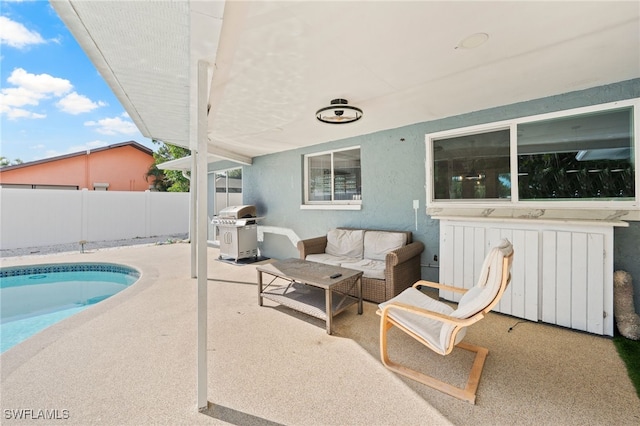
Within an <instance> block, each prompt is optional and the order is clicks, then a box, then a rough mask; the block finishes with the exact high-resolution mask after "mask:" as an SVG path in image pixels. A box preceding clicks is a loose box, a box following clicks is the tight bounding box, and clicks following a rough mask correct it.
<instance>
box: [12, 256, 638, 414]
mask: <svg viewBox="0 0 640 426" xmlns="http://www.w3.org/2000/svg"><path fill="white" fill-rule="evenodd" d="M208 251H209V256H208V259H209V265H208V266H209V273H208V282H209V288H208V304H209V317H208V327H209V329H208V400H209V403H210V408H209V409H208V410H207V411H206V412H205V413H200V412H198V411H197V409H196V280H195V279H192V278H190V260H189V256H190V247H189V245H188V244H184V243H176V244H167V245H146V246H133V247H122V248H113V249H106V250H93V251H89V252H87V253H84V254H80V253H77V252H76V253H63V254H55V255H46V256H24V257H13V258H4V259H1V260H0V265H1V266H13V265H27V264H43V263H58V262H114V263H121V264H126V265H130V266H133V267H135V268H137V269H139V270H140V271H141V272H142V276H141V278H140V280H139V281H138V282H137V283H136V284H134V285H133V286H131V287H130V288H128V289H126V290H124V291H122V292H120V293H118V294H116V295H114V296H112V297H111V298H109V299H107V300H105V301H103V302H101V303H99V304H97V305H95V306H93V307H91V308H90V309H87V310H85V311H83V312H81V313H79V314H77V315H75V316H73V317H70V318H68V319H66V320H64V321H62V322H60V323H58V324H56V325H54V326H52V327H50V328H48V329H46V330H45V331H43V332H41V333H39V334H37V335H35V336H33V337H32V338H30V339H29V340H27V341H25V342H23V343H21V344H19V345H17V346H15V347H14V348H12V349H9V350H8V351H7V352H5V353H4V354H2V355H1V356H0V363H1V394H2V400H1V402H0V405H1V408H2V413H1V415H2V424H3V425H4V424H14V423H16V424H23V423H25V421H24V420H23V421H19V420H16V419H15V418H14V415H13V413H15V412H16V411H14V410H21V409H23V410H29V409H30V410H32V411H33V412H34V413H35V412H37V411H38V410H57V413H58V414H62V413H67V414H68V418H67V419H64V420H51V421H49V422H47V421H41V420H39V421H37V422H36V424H51V423H55V424H69V425H71V424H73V425H93V424H108V425H112V424H113V425H143V424H171V425H182V424H184V425H196V424H236V425H274V424H285V425H417V424H428V425H437V424H456V425H465V424H469V425H471V424H473V425H482V424H487V425H489V424H492V425H496V424H505V425H506V424H523V425H524V424H531V425H533V424H536V425H538V424H563V425H564V424H581V425H582V424H617V425H624V424H638V423H640V401H639V400H638V397H637V396H636V394H635V391H634V389H633V386H632V385H631V382H630V380H629V379H628V377H627V375H626V370H625V368H624V365H623V363H622V361H621V360H620V359H619V357H618V356H617V354H616V352H615V348H614V346H613V343H612V342H611V339H609V338H605V337H599V336H593V335H589V334H585V333H580V332H574V331H570V330H566V329H562V328H559V327H554V326H548V325H544V324H535V323H531V322H522V323H518V319H516V318H512V317H508V316H504V315H500V314H490V315H489V316H488V317H487V318H486V319H485V320H483V321H481V322H480V323H479V324H477V325H476V326H474V327H472V328H470V329H469V332H468V334H467V339H468V340H469V341H471V342H474V343H478V344H481V345H484V346H486V347H488V348H489V351H490V353H489V358H488V360H487V363H486V365H485V370H484V373H483V376H482V379H481V382H480V387H479V391H478V398H477V402H476V404H477V405H475V406H473V405H470V404H468V403H464V402H461V401H458V400H455V399H453V398H451V397H449V396H446V395H443V394H441V393H439V392H437V391H434V390H432V389H429V388H426V387H424V386H422V385H420V384H418V383H415V382H412V381H410V380H405V379H401V378H399V377H398V376H397V375H395V374H394V373H392V372H390V371H388V370H387V369H386V368H384V366H383V365H382V364H381V362H380V360H379V357H378V317H377V315H376V314H375V310H376V305H375V304H372V303H365V307H364V314H363V315H362V316H360V315H357V313H356V308H355V307H353V308H351V309H349V310H348V311H346V312H344V313H342V314H340V315H339V316H338V317H336V319H335V321H334V327H335V332H334V334H333V335H331V336H330V335H327V334H326V332H325V327H324V323H323V322H322V321H320V320H316V319H314V318H311V317H308V316H306V315H304V314H300V313H296V312H293V311H291V310H289V309H288V308H284V307H280V306H278V305H276V304H275V303H271V302H269V301H265V306H263V307H259V306H258V303H257V287H256V272H255V264H253V265H244V266H240V265H231V264H228V263H224V262H219V261H217V260H216V259H217V257H218V251H217V249H215V248H209V249H208ZM267 262H268V261H267ZM515 324H517V326H515V327H514V328H513V329H512V330H511V331H508V329H509V327H512V326H514V325H515ZM390 339H391V340H390V349H391V350H392V356H397V357H398V358H399V359H406V360H408V361H409V362H414V363H416V364H419V366H420V367H421V368H428V367H429V366H430V365H431V366H434V365H435V366H436V370H437V373H439V374H442V375H443V378H446V379H449V380H453V381H454V382H455V381H459V380H464V378H463V377H462V376H461V374H459V372H460V371H461V370H463V369H466V368H468V366H469V365H470V360H469V359H467V358H466V354H464V353H462V354H457V353H455V352H454V354H452V355H450V356H448V357H441V356H438V355H434V354H430V353H429V351H428V350H426V349H424V348H423V347H421V346H420V345H417V344H416V343H415V342H413V341H411V340H410V339H406V338H405V337H404V336H402V335H400V334H393V335H392V336H391V337H390ZM460 367H461V368H460ZM64 410H66V411H64ZM29 423H30V422H29Z"/></svg>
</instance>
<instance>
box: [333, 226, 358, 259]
mask: <svg viewBox="0 0 640 426" xmlns="http://www.w3.org/2000/svg"><path fill="white" fill-rule="evenodd" d="M363 245H364V231H363V230H361V229H331V230H330V231H329V232H327V247H326V248H325V250H324V251H325V253H327V254H331V255H333V256H340V257H347V258H355V259H362V253H363Z"/></svg>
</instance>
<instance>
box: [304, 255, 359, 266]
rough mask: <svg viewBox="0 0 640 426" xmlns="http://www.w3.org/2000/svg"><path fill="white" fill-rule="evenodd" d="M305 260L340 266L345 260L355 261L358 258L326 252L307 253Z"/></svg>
mask: <svg viewBox="0 0 640 426" xmlns="http://www.w3.org/2000/svg"><path fill="white" fill-rule="evenodd" d="M305 260H309V261H311V262H318V263H325V264H327V265H333V266H340V265H341V264H343V263H345V262H357V261H358V260H360V259H356V258H353V257H347V256H333V255H331V254H327V253H318V254H309V255H307V257H305Z"/></svg>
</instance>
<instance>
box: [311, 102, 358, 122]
mask: <svg viewBox="0 0 640 426" xmlns="http://www.w3.org/2000/svg"><path fill="white" fill-rule="evenodd" d="M348 103H349V102H347V100H346V99H334V100H332V101H331V106H328V107H324V108H320V109H319V110H318V111H316V118H317V119H318V120H320V121H322V122H323V123H329V124H345V123H353V122H354V121H358V120H360V119H361V118H362V110H361V109H360V108H356V107H354V106H351V105H347V104H348Z"/></svg>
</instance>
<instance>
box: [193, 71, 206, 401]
mask: <svg viewBox="0 0 640 426" xmlns="http://www.w3.org/2000/svg"><path fill="white" fill-rule="evenodd" d="M207 68H208V64H207V62H205V61H202V60H200V61H198V86H197V91H198V97H197V98H198V105H197V108H196V111H197V137H198V144H197V152H196V155H195V157H196V158H197V160H196V168H195V170H196V179H195V180H196V181H197V185H196V205H197V218H198V226H197V230H196V241H197V245H198V249H197V253H198V261H197V265H198V280H197V281H198V409H199V410H200V411H202V410H205V409H207V408H208V399H207V225H208V224H207V221H208V220H207V150H208V145H209V144H208V140H207V97H208V96H207V95H208V94H207V88H208V86H207V74H208V73H207ZM193 181H194V180H193V178H192V180H191V182H192V183H193Z"/></svg>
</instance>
